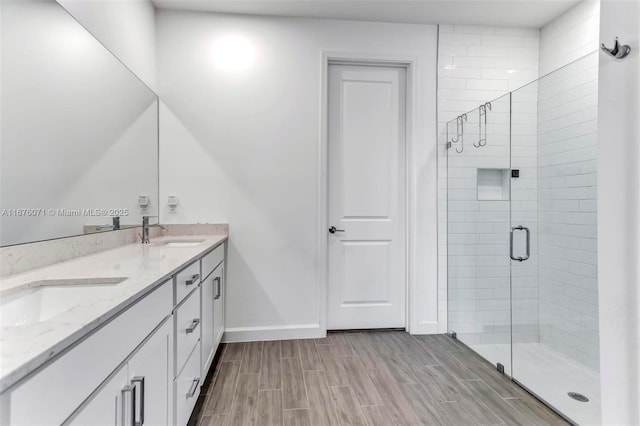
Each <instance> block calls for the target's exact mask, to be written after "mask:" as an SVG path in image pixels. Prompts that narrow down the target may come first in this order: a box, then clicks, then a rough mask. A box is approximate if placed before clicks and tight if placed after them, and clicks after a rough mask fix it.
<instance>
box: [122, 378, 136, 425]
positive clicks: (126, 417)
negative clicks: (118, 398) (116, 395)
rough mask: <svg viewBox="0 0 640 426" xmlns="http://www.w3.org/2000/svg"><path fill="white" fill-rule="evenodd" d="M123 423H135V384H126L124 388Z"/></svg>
mask: <svg viewBox="0 0 640 426" xmlns="http://www.w3.org/2000/svg"><path fill="white" fill-rule="evenodd" d="M121 394H122V425H123V426H129V425H133V422H134V415H135V413H134V412H133V408H134V407H133V386H131V385H126V386H125V387H123V388H122V391H121Z"/></svg>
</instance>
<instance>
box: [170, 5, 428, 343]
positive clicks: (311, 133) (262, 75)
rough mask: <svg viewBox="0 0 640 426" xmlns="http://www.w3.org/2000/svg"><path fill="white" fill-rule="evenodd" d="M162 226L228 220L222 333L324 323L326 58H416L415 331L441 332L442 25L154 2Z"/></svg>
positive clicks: (244, 334)
mask: <svg viewBox="0 0 640 426" xmlns="http://www.w3.org/2000/svg"><path fill="white" fill-rule="evenodd" d="M157 18H158V20H157V30H158V66H159V67H158V69H159V93H160V96H161V98H162V100H163V102H164V105H163V106H162V110H161V115H160V117H161V118H160V121H161V136H160V144H161V148H160V152H161V156H160V158H161V166H160V170H161V194H162V195H161V199H166V196H167V195H169V194H175V195H177V196H178V197H179V199H180V205H179V208H178V211H177V212H176V213H170V212H169V211H168V209H167V208H164V209H163V210H162V212H161V216H162V217H161V219H162V221H163V222H167V223H191V222H214V223H215V222H228V223H229V225H230V235H231V237H230V240H229V256H228V269H227V271H228V282H229V286H228V292H227V303H228V305H227V306H228V308H227V310H226V315H227V318H226V320H227V326H228V327H229V331H228V333H227V338H229V339H241V338H248V337H253V338H269V337H282V336H287V337H294V336H307V337H309V336H314V335H319V334H321V333H322V330H321V329H320V328H319V321H320V312H319V306H320V300H319V282H318V273H319V272H320V271H319V270H318V263H317V259H318V254H319V253H317V247H318V238H326V234H325V233H324V232H320V233H319V232H318V230H319V209H320V206H319V192H318V191H319V176H318V174H319V167H320V159H321V154H320V152H319V146H320V136H321V117H322V111H321V92H322V79H323V76H322V54H323V52H324V51H328V52H350V53H359V54H369V55H376V56H381V57H391V58H397V57H399V56H400V57H402V56H405V57H412V58H415V60H416V63H417V68H416V72H417V79H416V83H417V86H416V88H415V96H416V106H417V108H416V111H415V112H414V113H415V117H416V118H417V120H416V123H415V128H414V130H415V133H414V138H413V141H412V144H411V146H410V149H411V151H412V154H411V159H412V160H411V161H412V168H413V170H414V174H413V175H411V176H410V184H411V185H412V187H413V188H414V189H415V192H414V204H413V205H412V208H413V210H414V214H415V216H414V218H415V223H414V226H415V227H414V228H413V231H412V235H411V236H412V237H414V242H413V244H414V249H415V251H414V252H415V255H416V257H415V258H414V262H413V263H412V265H411V266H412V268H413V269H412V271H414V275H413V278H414V279H415V282H416V284H417V286H416V287H417V294H414V297H413V299H412V301H413V303H414V305H413V307H415V309H413V314H414V315H413V317H412V331H413V332H436V331H437V330H438V319H439V318H438V313H437V285H436V282H437V265H436V258H437V244H436V241H437V233H436V230H437V229H436V228H437V226H436V203H435V201H436V140H435V139H436V129H435V120H434V118H435V107H436V105H435V94H436V93H435V83H436V74H435V71H436V69H435V66H436V65H435V64H436V27H434V26H424V25H405V24H382V23H365V22H349V21H331V20H307V19H292V18H270V17H269V18H268V17H252V16H234V15H217V14H206V13H191V12H175V11H167V10H159V11H158V14H157Z"/></svg>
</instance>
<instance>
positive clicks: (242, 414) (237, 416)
mask: <svg viewBox="0 0 640 426" xmlns="http://www.w3.org/2000/svg"><path fill="white" fill-rule="evenodd" d="M259 385H260V374H240V375H239V376H238V384H237V385H236V392H235V395H234V397H233V405H232V407H231V412H230V413H229V416H228V417H227V425H229V426H245V425H252V424H254V423H255V414H256V407H257V404H258V386H259Z"/></svg>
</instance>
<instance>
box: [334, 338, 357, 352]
mask: <svg viewBox="0 0 640 426" xmlns="http://www.w3.org/2000/svg"><path fill="white" fill-rule="evenodd" d="M352 334H353V333H340V334H332V335H331V336H332V341H333V344H334V345H335V347H336V352H337V354H338V356H355V355H357V354H356V352H355V351H354V350H353V346H352V345H351V342H350V340H349V336H350V335H352Z"/></svg>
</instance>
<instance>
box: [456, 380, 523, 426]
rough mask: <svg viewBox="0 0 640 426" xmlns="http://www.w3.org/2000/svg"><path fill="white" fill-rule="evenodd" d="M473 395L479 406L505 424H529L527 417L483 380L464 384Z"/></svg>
mask: <svg viewBox="0 0 640 426" xmlns="http://www.w3.org/2000/svg"><path fill="white" fill-rule="evenodd" d="M462 384H463V386H465V387H466V388H467V389H468V390H469V393H470V395H471V398H473V400H474V401H475V402H477V403H478V404H482V405H484V406H485V407H486V408H487V409H489V410H491V411H492V412H493V413H495V414H496V415H497V416H498V417H499V418H500V419H501V420H502V421H503V422H504V423H505V424H508V425H515V424H528V422H529V420H530V418H529V419H528V418H527V416H526V415H523V414H522V413H520V412H519V411H518V410H516V409H515V407H514V406H512V405H511V404H509V403H508V402H507V400H505V399H503V398H502V397H500V395H498V394H497V393H496V392H495V391H494V390H493V389H491V387H490V386H489V385H487V384H486V383H485V382H484V381H482V380H470V381H465V382H462Z"/></svg>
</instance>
